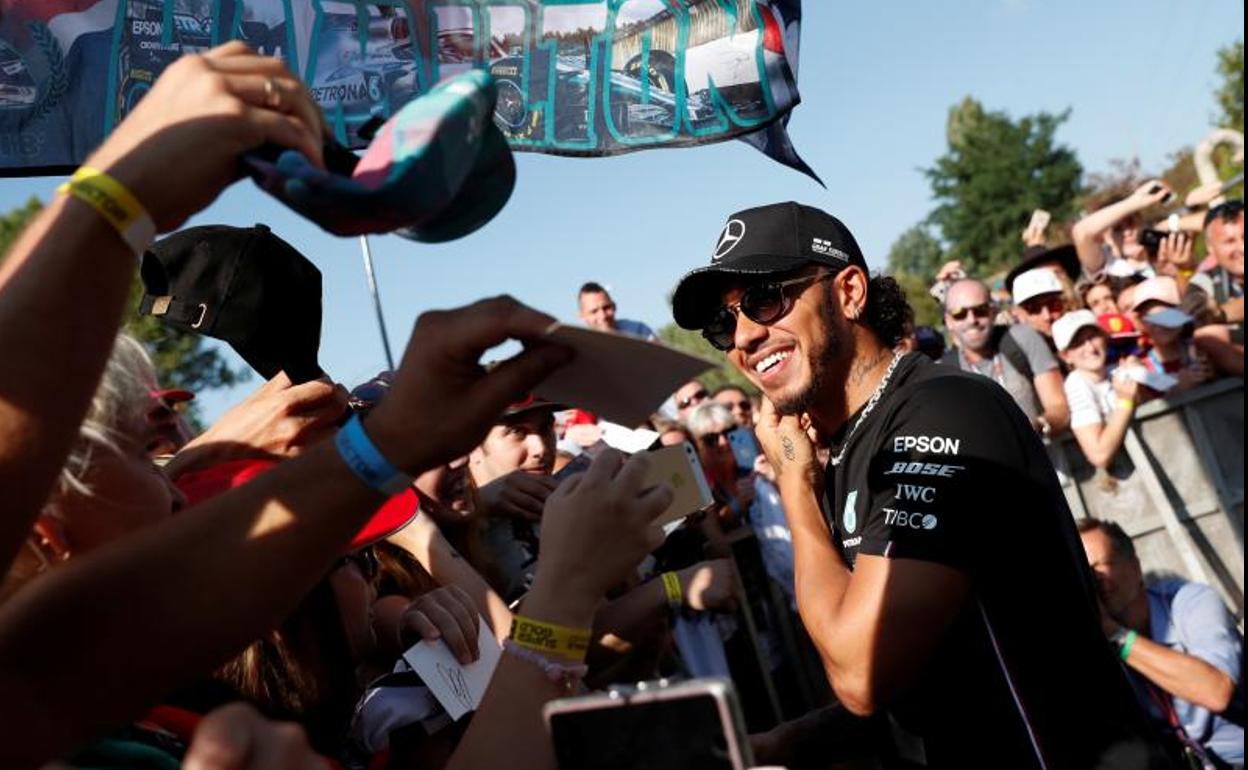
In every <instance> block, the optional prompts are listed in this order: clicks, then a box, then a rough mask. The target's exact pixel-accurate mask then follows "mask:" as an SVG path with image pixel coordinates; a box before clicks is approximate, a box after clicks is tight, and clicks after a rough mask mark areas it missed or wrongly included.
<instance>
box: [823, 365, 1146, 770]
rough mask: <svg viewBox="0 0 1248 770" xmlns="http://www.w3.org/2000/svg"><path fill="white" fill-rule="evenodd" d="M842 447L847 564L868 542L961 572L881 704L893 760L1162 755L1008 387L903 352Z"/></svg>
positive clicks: (1000, 763) (1058, 766) (832, 521)
mask: <svg viewBox="0 0 1248 770" xmlns="http://www.w3.org/2000/svg"><path fill="white" fill-rule="evenodd" d="M857 419H858V415H854V416H853V417H852V418H851V419H850V420H849V421H848V423H847V428H846V430H847V429H848V426H849V425H853V424H854V422H856V421H857ZM842 439H843V436H842ZM840 449H841V447H840V446H837V445H836V444H835V443H834V445H833V453H834V454H835V453H836V452H838V451H839V450H840ZM846 449H847V451H846V453H845V456H844V458H845V459H844V462H843V463H842V464H841V465H840V466H839V467H832V466H831V465H829V466H828V468H827V470H826V480H825V483H826V501H825V507H824V511H825V516H828V525H829V528H830V529H831V532H832V537H833V539H834V542H835V544H836V546H837V547H838V548H839V550H840V551H841V554H842V555H843V556H844V558H845V560H846V562H847V563H848V564H849V565H850V567H851V568H852V567H853V564H854V561H855V560H856V559H857V557H858V556H859V555H860V554H869V555H872V556H882V557H885V558H889V559H917V560H920V561H927V562H935V563H938V564H942V565H946V566H948V567H952V568H953V569H956V570H959V571H962V572H964V573H966V574H968V575H969V576H970V577H971V587H970V592H969V594H968V597H967V600H966V602H965V605H964V606H963V607H962V609H961V611H960V613H959V614H958V615H957V617H956V619H955V620H954V621H953V623H952V625H951V626H950V627H949V628H948V629H947V630H946V631H945V633H944V635H943V638H942V639H941V640H939V641H938V642H937V643H936V645H935V647H934V652H933V653H932V655H931V658H930V659H929V660H928V661H927V663H926V664H925V665H924V666H923V667H922V668H921V672H922V673H921V675H920V678H919V680H918V681H916V682H915V683H913V684H912V685H911V686H910V687H908V688H906V689H905V690H904V691H903V692H902V693H901V694H900V695H899V696H898V697H896V698H894V700H893V701H892V702H891V703H889V704H887V707H886V708H887V711H888V714H889V717H890V719H891V721H892V723H893V725H894V729H893V731H894V734H895V737H896V738H897V743H898V750H899V753H900V754H901V755H902V756H903V757H905V758H906V759H909V760H911V761H915V762H916V764H918V766H920V767H930V768H957V769H958V770H962V769H964V768H979V767H984V768H988V767H991V768H1002V769H1003V770H1004V769H1008V770H1028V769H1030V768H1047V770H1082V769H1083V768H1102V767H1104V768H1119V767H1122V768H1127V767H1130V768H1151V767H1164V766H1166V765H1164V764H1161V765H1159V764H1155V763H1154V761H1153V760H1151V759H1150V755H1152V754H1153V753H1154V752H1153V749H1152V746H1151V738H1149V737H1148V736H1149V735H1150V733H1149V728H1148V726H1147V724H1146V722H1145V720H1144V716H1143V714H1142V712H1141V711H1140V708H1139V706H1138V705H1137V703H1136V700H1135V697H1134V695H1133V694H1132V692H1131V689H1130V685H1129V684H1128V682H1127V679H1126V676H1125V674H1124V672H1123V670H1122V668H1121V664H1120V663H1119V662H1118V661H1117V659H1116V657H1115V654H1114V652H1113V651H1112V650H1111V648H1110V646H1109V644H1108V643H1107V642H1106V640H1105V636H1104V634H1103V633H1102V631H1101V627H1100V622H1099V618H1098V613H1097V605H1096V598H1095V589H1094V587H1093V583H1092V576H1091V573H1090V571H1089V569H1088V567H1087V560H1086V557H1085V555H1084V551H1083V547H1082V545H1081V543H1080V540H1079V535H1078V533H1077V531H1076V530H1075V525H1074V520H1073V519H1072V518H1071V515H1070V510H1069V509H1068V508H1067V506H1066V501H1065V498H1064V497H1063V495H1062V491H1061V488H1060V486H1059V485H1058V481H1057V477H1056V474H1055V473H1054V471H1053V466H1052V465H1051V464H1050V462H1049V458H1048V456H1047V454H1046V453H1045V450H1044V446H1043V445H1042V444H1041V443H1040V440H1039V439H1038V437H1037V436H1036V434H1035V431H1034V430H1032V428H1031V425H1030V424H1029V423H1028V421H1027V418H1026V417H1025V416H1024V415H1023V413H1022V412H1021V411H1020V410H1019V409H1018V407H1017V406H1016V405H1015V403H1014V401H1013V400H1012V399H1011V398H1010V396H1009V394H1008V393H1006V392H1005V391H1004V390H1002V389H1001V388H1000V387H999V386H998V385H997V384H996V383H994V382H993V381H992V380H990V379H988V378H986V377H981V376H976V375H969V374H965V373H963V372H959V371H956V370H954V369H952V368H951V367H944V366H938V365H936V364H933V363H932V362H930V361H929V360H927V359H926V358H924V357H923V356H921V355H918V354H911V355H909V356H906V357H905V358H904V359H903V360H902V361H901V362H900V363H899V364H898V366H897V369H896V371H895V372H894V373H893V377H892V380H891V382H890V383H889V386H888V388H887V390H886V391H885V392H884V395H883V397H882V398H881V400H880V401H879V403H878V404H877V405H876V407H875V410H874V411H873V412H872V413H871V414H870V415H868V416H867V418H866V420H865V422H864V423H863V424H862V425H861V426H860V427H859V428H858V430H857V431H856V432H855V434H854V435H852V436H850V438H849V445H848V447H847V448H846ZM912 641H913V640H910V639H906V638H895V639H891V640H885V643H886V644H895V645H899V646H902V647H903V648H904V647H907V646H909V644H910V643H911V642H912ZM906 766H908V767H909V766H913V765H906Z"/></svg>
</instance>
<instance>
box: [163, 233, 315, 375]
mask: <svg viewBox="0 0 1248 770" xmlns="http://www.w3.org/2000/svg"><path fill="white" fill-rule="evenodd" d="M139 273H140V276H141V277H142V279H143V289H144V294H143V300H142V302H141V304H140V305H139V312H141V313H143V314H144V315H151V316H155V317H157V318H159V319H160V320H161V321H162V322H163V323H164V324H165V325H167V326H171V327H173V328H175V329H178V330H180V331H183V332H189V333H192V334H203V335H206V336H209V337H215V338H216V339H219V340H222V341H224V342H227V343H229V345H230V347H232V348H234V350H235V351H236V352H237V353H238V354H239V355H240V356H242V358H243V360H245V361H246V362H247V363H248V364H250V365H251V367H252V368H253V369H255V370H256V371H257V372H259V373H260V375H261V376H262V377H264V378H265V379H271V378H272V377H274V376H275V375H276V374H277V373H278V372H281V371H285V372H286V374H287V375H289V377H290V379H291V381H292V382H295V383H300V382H308V381H311V380H314V379H316V378H317V377H320V376H322V375H323V374H324V372H323V371H322V370H321V367H320V364H319V363H318V362H317V358H318V352H319V350H320V347H321V271H320V270H317V268H316V266H315V265H313V264H312V263H311V262H309V261H308V259H307V258H306V257H304V256H303V255H302V254H300V253H299V252H298V251H297V250H296V249H295V248H294V247H293V246H291V245H290V244H289V243H287V242H286V241H284V240H282V239H281V238H279V237H277V236H276V235H274V234H273V233H272V232H271V231H270V230H269V228H268V227H266V226H265V225H256V226H255V227H248V228H241V227H228V226H226V225H207V226H204V227H192V228H188V229H186V230H181V231H179V232H176V233H174V234H172V235H170V236H168V237H167V238H163V239H161V240H160V241H157V242H156V243H155V244H153V245H152V247H151V248H150V249H148V251H147V252H145V253H144V254H143V260H142V262H141V264H140V268H139Z"/></svg>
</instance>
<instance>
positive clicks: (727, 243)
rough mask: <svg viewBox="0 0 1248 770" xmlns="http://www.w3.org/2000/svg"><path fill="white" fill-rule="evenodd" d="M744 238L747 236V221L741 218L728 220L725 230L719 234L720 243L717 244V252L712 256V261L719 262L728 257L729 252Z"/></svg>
mask: <svg viewBox="0 0 1248 770" xmlns="http://www.w3.org/2000/svg"><path fill="white" fill-rule="evenodd" d="M743 238H745V223H744V222H742V221H741V220H740V219H730V220H728V224H726V225H724V231H723V232H722V233H720V234H719V243H718V244H717V245H716V246H715V254H714V255H713V256H712V257H711V261H712V262H718V261H719V260H721V259H723V258H724V257H726V256H727V255H728V252H730V251H732V250H733V249H735V248H736V247H737V244H739V243H741V240H742V239H743Z"/></svg>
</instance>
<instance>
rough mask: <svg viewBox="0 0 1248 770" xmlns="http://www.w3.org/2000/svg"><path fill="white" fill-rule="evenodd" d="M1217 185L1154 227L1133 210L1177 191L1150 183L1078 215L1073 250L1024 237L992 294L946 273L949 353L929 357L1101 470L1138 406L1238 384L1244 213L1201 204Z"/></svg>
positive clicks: (1220, 202)
mask: <svg viewBox="0 0 1248 770" xmlns="http://www.w3.org/2000/svg"><path fill="white" fill-rule="evenodd" d="M1217 187H1218V185H1214V186H1212V187H1204V188H1198V189H1197V190H1194V191H1193V192H1192V193H1191V194H1190V195H1189V196H1188V202H1189V204H1191V205H1190V206H1189V208H1194V209H1196V210H1195V211H1189V212H1188V213H1187V214H1185V215H1184V216H1179V215H1178V214H1175V215H1172V216H1169V217H1167V218H1166V219H1163V220H1162V221H1160V222H1157V223H1153V224H1151V225H1150V223H1147V222H1146V221H1145V220H1144V219H1143V217H1142V215H1143V214H1144V213H1146V212H1149V211H1152V210H1155V209H1156V207H1158V206H1159V205H1160V204H1162V203H1163V202H1165V201H1168V200H1171V199H1173V197H1174V193H1173V192H1172V191H1171V190H1170V188H1169V187H1168V186H1167V185H1166V184H1165V183H1164V182H1161V181H1157V180H1153V181H1149V182H1146V183H1144V184H1143V185H1141V186H1140V187H1139V189H1137V190H1136V191H1135V192H1134V193H1132V194H1131V195H1130V196H1128V197H1126V198H1125V199H1123V200H1119V201H1115V202H1113V203H1112V204H1110V205H1108V206H1105V207H1104V208H1101V209H1099V210H1096V211H1094V212H1092V213H1090V214H1088V215H1087V216H1085V217H1084V218H1082V219H1080V220H1079V221H1078V222H1077V223H1076V224H1075V225H1074V227H1073V228H1072V230H1071V233H1070V235H1071V238H1072V240H1073V243H1072V244H1070V245H1063V246H1057V247H1052V248H1050V247H1047V246H1046V245H1044V233H1043V231H1040V232H1035V233H1033V232H1027V233H1024V239H1025V240H1028V241H1029V242H1030V244H1031V245H1029V246H1028V247H1027V249H1026V251H1025V253H1024V254H1023V256H1022V258H1021V260H1020V262H1019V264H1018V265H1016V266H1015V267H1013V268H1012V269H1011V270H1010V271H1009V272H1008V274H1006V275H1005V277H1004V280H1003V281H1002V284H1001V286H1000V290H999V291H996V292H994V290H993V288H991V287H990V286H989V285H988V284H987V283H986V282H984V281H982V280H978V279H975V278H971V277H969V276H967V275H966V274H965V273H964V272H963V271H962V266H961V265H960V264H959V263H957V262H952V263H949V264H947V265H945V266H944V267H943V268H942V269H941V271H940V273H939V274H938V275H937V276H936V283H935V285H934V286H933V289H932V293H933V295H934V296H936V297H937V298H938V299H940V300H941V301H942V303H943V306H944V307H943V309H944V322H945V327H946V329H947V330H948V333H949V337H950V341H951V343H952V347H951V348H950V349H949V350H948V351H944V350H940V351H939V352H937V354H936V355H937V356H940V357H942V360H944V361H945V362H947V363H950V364H953V365H956V366H959V367H960V368H962V369H963V370H965V371H969V372H978V373H979V374H982V375H985V376H987V377H991V378H993V379H994V380H996V381H997V382H998V383H999V384H1000V385H1001V386H1002V387H1004V388H1005V389H1006V390H1007V391H1009V393H1010V394H1011V395H1012V396H1013V397H1014V400H1015V401H1016V402H1017V403H1018V406H1019V408H1021V409H1022V410H1023V412H1024V413H1025V414H1026V415H1027V416H1028V417H1029V418H1031V421H1032V424H1033V425H1034V426H1035V428H1036V430H1037V431H1039V432H1040V433H1042V434H1043V435H1044V436H1045V437H1046V438H1054V439H1056V438H1058V437H1060V436H1061V435H1062V434H1064V433H1066V432H1067V431H1069V432H1070V433H1071V434H1072V435H1073V436H1074V439H1075V440H1076V441H1077V443H1078V445H1079V447H1080V449H1082V451H1083V454H1084V456H1085V457H1086V458H1087V461H1088V463H1089V464H1090V465H1092V466H1093V467H1095V468H1098V469H1107V468H1110V467H1111V466H1112V464H1113V461H1114V459H1115V457H1116V456H1117V455H1118V453H1119V450H1120V449H1121V447H1122V443H1123V439H1124V437H1125V435H1126V432H1127V428H1128V426H1129V425H1130V424H1131V420H1132V418H1133V416H1134V414H1135V410H1136V408H1137V406H1139V405H1141V404H1143V403H1145V402H1147V401H1149V400H1152V399H1155V398H1158V397H1161V396H1165V395H1174V394H1177V393H1180V392H1182V391H1185V390H1190V389H1192V388H1195V387H1198V386H1200V385H1202V384H1204V383H1207V382H1210V381H1212V380H1214V379H1218V378H1223V377H1243V373H1244V338H1243V320H1244V206H1243V202H1242V201H1239V200H1224V199H1222V198H1211V197H1210V196H1212V195H1215V194H1216V188H1217ZM1205 204H1212V205H1208V206H1206V205H1205ZM1202 233H1203V235H1204V244H1205V248H1206V250H1207V255H1205V256H1204V257H1203V258H1202V257H1200V256H1199V255H1198V254H1196V252H1195V249H1194V246H1195V244H1196V242H1197V240H1198V236H1199V235H1201V234H1202ZM1106 478H1109V477H1106Z"/></svg>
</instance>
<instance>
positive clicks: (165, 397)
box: [151, 388, 195, 404]
mask: <svg viewBox="0 0 1248 770" xmlns="http://www.w3.org/2000/svg"><path fill="white" fill-rule="evenodd" d="M151 393H152V398H155V399H157V400H159V401H168V402H170V403H174V404H180V403H182V402H183V401H193V400H195V394H194V393H192V392H191V391H189V390H183V389H182V388H164V389H163V390H162V389H157V390H153V391H152V392H151Z"/></svg>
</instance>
